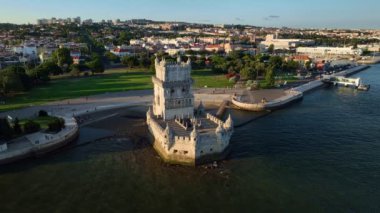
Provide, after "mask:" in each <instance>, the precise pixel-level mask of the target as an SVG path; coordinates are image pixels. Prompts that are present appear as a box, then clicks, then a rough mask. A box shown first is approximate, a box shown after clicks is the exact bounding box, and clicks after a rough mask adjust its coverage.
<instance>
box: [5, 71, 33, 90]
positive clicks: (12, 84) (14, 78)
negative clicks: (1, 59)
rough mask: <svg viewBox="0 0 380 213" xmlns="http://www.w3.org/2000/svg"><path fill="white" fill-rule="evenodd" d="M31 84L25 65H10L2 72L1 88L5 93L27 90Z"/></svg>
mask: <svg viewBox="0 0 380 213" xmlns="http://www.w3.org/2000/svg"><path fill="white" fill-rule="evenodd" d="M30 85H31V83H30V78H29V77H28V76H27V75H26V74H25V69H24V68H23V67H20V66H10V67H7V68H5V69H4V70H2V71H1V72H0V90H1V91H2V93H4V94H6V93H9V92H21V91H24V90H27V89H29V88H30Z"/></svg>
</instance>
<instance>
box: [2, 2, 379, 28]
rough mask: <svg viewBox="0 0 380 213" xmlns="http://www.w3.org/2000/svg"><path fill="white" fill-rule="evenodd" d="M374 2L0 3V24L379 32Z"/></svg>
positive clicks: (377, 12) (376, 7)
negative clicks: (143, 22) (116, 22)
mask: <svg viewBox="0 0 380 213" xmlns="http://www.w3.org/2000/svg"><path fill="white" fill-rule="evenodd" d="M379 9H380V0H228V1H227V0H0V23H17V24H21V23H32V24H33V23H36V20H37V19H39V18H51V17H57V18H66V17H76V16H80V17H81V18H82V20H83V19H88V18H92V19H94V20H97V21H98V20H102V19H105V20H108V19H112V20H113V19H117V18H119V19H121V20H127V19H134V18H146V19H152V20H157V21H185V22H193V23H206V24H207V23H209V24H247V25H254V26H265V27H307V28H355V29H380V11H379Z"/></svg>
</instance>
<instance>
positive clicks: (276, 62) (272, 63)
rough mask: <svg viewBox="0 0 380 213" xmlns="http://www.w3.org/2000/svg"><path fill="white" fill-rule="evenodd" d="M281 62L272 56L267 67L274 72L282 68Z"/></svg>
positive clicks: (277, 57)
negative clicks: (270, 67) (271, 68)
mask: <svg viewBox="0 0 380 213" xmlns="http://www.w3.org/2000/svg"><path fill="white" fill-rule="evenodd" d="M282 63H283V60H282V58H281V57H280V56H272V57H270V58H269V66H272V67H273V68H274V69H275V70H278V69H280V68H281V67H282Z"/></svg>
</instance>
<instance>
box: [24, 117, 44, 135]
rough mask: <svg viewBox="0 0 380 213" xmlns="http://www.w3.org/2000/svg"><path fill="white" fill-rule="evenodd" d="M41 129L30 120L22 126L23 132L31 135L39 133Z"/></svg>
mask: <svg viewBox="0 0 380 213" xmlns="http://www.w3.org/2000/svg"><path fill="white" fill-rule="evenodd" d="M40 129H41V126H40V124H39V123H36V122H34V121H32V120H28V121H26V122H25V124H24V132H25V134H31V133H34V132H38V131H40Z"/></svg>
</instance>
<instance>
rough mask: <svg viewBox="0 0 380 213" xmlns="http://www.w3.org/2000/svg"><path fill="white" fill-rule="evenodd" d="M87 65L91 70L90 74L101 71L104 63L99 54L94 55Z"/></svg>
mask: <svg viewBox="0 0 380 213" xmlns="http://www.w3.org/2000/svg"><path fill="white" fill-rule="evenodd" d="M86 65H87V67H88V68H89V69H90V70H91V72H92V74H93V75H94V74H95V73H103V72H104V64H103V61H102V59H101V58H100V56H95V57H94V58H93V60H92V61H90V62H88V63H87V64H86Z"/></svg>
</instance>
